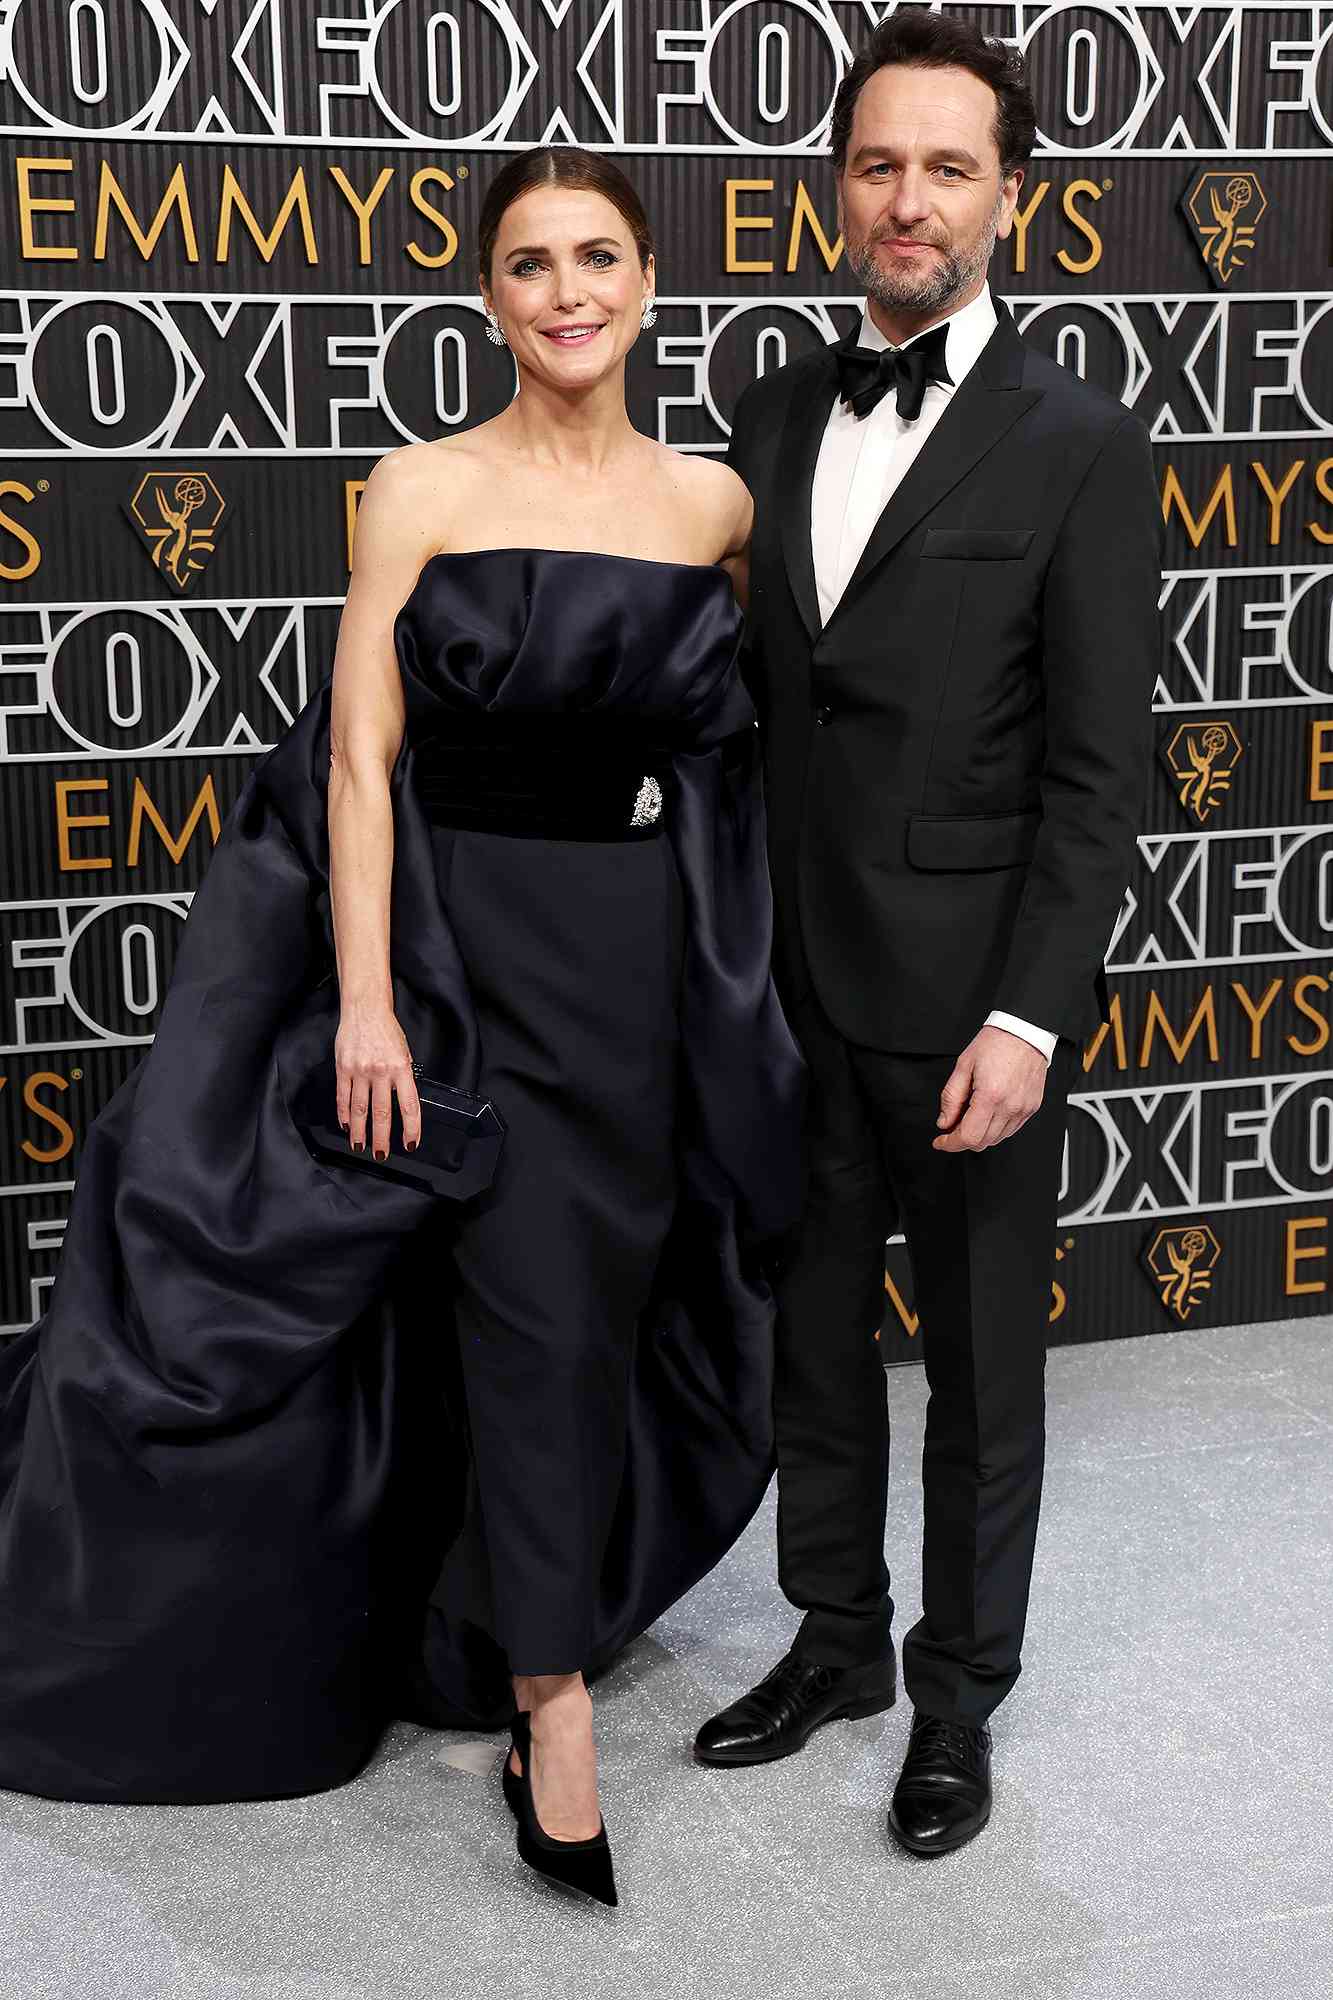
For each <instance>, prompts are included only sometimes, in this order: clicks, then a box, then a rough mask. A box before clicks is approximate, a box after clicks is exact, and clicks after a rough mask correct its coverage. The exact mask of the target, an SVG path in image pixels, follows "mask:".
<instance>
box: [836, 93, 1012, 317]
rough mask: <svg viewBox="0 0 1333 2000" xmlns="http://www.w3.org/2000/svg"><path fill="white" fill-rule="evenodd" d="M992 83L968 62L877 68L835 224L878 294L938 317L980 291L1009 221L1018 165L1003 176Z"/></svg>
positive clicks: (859, 113)
mask: <svg viewBox="0 0 1333 2000" xmlns="http://www.w3.org/2000/svg"><path fill="white" fill-rule="evenodd" d="M995 111H996V101H995V93H994V91H993V90H992V89H991V88H990V86H989V84H985V83H983V82H982V81H981V78H980V77H977V76H973V74H972V72H971V70H966V69H916V68H912V67H910V66H909V65H907V64H904V63H890V64H888V65H886V67H885V68H883V69H880V70H876V72H875V74H874V75H873V76H872V77H871V78H870V80H869V82H868V83H867V84H866V86H865V88H864V89H863V90H862V92H861V95H860V97H859V98H858V99H857V102H856V115H855V119H854V121H853V125H852V133H851V139H850V142H849V144H848V147H847V164H846V166H845V168H844V170H843V173H842V177H841V179H840V180H839V183H838V221H839V223H840V225H841V228H842V233H843V237H844V241H845V245H846V252H847V262H848V264H849V265H850V267H851V269H852V270H853V272H854V273H855V274H856V277H857V278H858V279H859V280H860V282H861V284H862V285H863V286H864V287H865V290H866V291H867V293H868V294H869V295H870V297H871V298H872V299H876V300H878V301H879V303H880V304H881V305H883V306H887V307H889V308H891V309H892V310H894V311H898V312H913V313H917V312H920V313H939V312H941V311H945V310H947V309H948V308H949V307H950V306H952V305H953V304H954V303H955V302H956V301H957V300H959V299H962V298H964V297H966V296H969V295H971V294H973V293H975V292H976V291H978V290H979V289H980V280H981V278H982V277H983V276H984V275H985V271H986V267H987V265H988V264H989V263H990V259H991V253H992V251H993V250H994V248H995V243H996V239H997V237H1002V236H1007V235H1008V234H1009V231H1010V229H1011V228H1012V226H1013V213H1014V204H1015V203H1016V202H1017V200H1018V190H1019V188H1020V186H1021V185H1022V180H1023V175H1022V171H1021V170H1017V171H1015V172H1014V173H1012V174H1010V175H1009V176H1008V177H1007V178H1004V177H1002V176H1001V173H1000V156H999V153H998V151H997V149H996V145H995V137H994V129H993V128H994V124H995Z"/></svg>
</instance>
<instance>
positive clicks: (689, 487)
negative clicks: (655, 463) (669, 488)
mask: <svg viewBox="0 0 1333 2000" xmlns="http://www.w3.org/2000/svg"><path fill="white" fill-rule="evenodd" d="M658 449H659V450H660V451H661V452H662V453H663V454H664V457H665V458H666V459H667V460H669V461H670V467H669V470H670V475H671V477H672V478H673V480H674V481H675V482H676V483H677V486H678V489H679V491H680V493H681V494H682V496H683V497H684V499H685V500H686V503H687V504H688V505H689V506H691V507H693V508H696V509H698V510H699V512H700V513H701V514H702V515H703V516H704V517H705V518H706V519H707V520H708V523H709V526H710V529H711V530H712V534H713V538H714V539H715V541H716V543H717V546H718V549H719V552H720V555H721V556H727V555H733V554H734V553H735V552H736V551H737V550H738V549H741V548H743V547H744V546H745V544H746V542H748V540H749V539H750V527H751V523H752V521H753V518H754V502H753V501H752V500H751V498H750V489H749V487H748V486H747V485H746V484H745V481H744V480H743V479H742V478H741V477H740V474H739V473H736V472H733V471H732V469H731V467H730V466H729V465H726V464H724V462H723V461H722V460H721V459H720V458H717V457H714V456H713V455H712V454H711V453H708V452H695V451H677V450H676V449H675V447H674V446H671V445H660V446H659V447H658Z"/></svg>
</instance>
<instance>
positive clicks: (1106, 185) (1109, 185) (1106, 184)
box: [1102, 181, 1115, 194]
mask: <svg viewBox="0 0 1333 2000" xmlns="http://www.w3.org/2000/svg"><path fill="white" fill-rule="evenodd" d="M1102 186H1103V187H1104V188H1105V189H1106V192H1107V193H1108V194H1109V193H1110V192H1111V189H1112V188H1113V187H1114V186H1115V182H1114V181H1103V182H1102Z"/></svg>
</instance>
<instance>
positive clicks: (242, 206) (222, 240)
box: [215, 164, 319, 264]
mask: <svg viewBox="0 0 1333 2000" xmlns="http://www.w3.org/2000/svg"><path fill="white" fill-rule="evenodd" d="M293 210H295V211H296V212H297V213H298V214H299V215H300V218H301V237H302V240H303V242H304V244H305V260H306V263H307V264H318V262H319V250H318V248H317V247H316V244H315V224H314V218H313V217H312V215H311V213H310V195H309V192H308V191H307V188H306V184H305V168H304V167H298V168H297V169H296V172H295V174H294V175H293V176H292V181H291V185H290V187H289V188H288V189H287V193H286V196H285V197H284V199H283V204H282V207H281V208H280V209H279V210H278V217H277V220H276V222H275V223H274V224H273V227H272V229H271V230H270V231H269V233H268V235H267V236H266V235H265V234H264V232H263V230H262V229H261V228H260V226H259V223H258V221H257V220H256V218H255V212H254V210H253V209H252V208H251V206H250V204H249V202H248V201H247V200H246V198H245V195H244V192H243V191H242V188H241V184H240V182H239V181H238V180H237V178H236V176H235V174H234V173H233V172H232V170H231V167H230V164H227V165H224V167H223V169H222V202H221V206H220V208H219V210H218V247H217V252H216V258H215V261H216V262H217V263H219V264H225V263H226V261H227V257H228V254H229V252H230V250H231V222H232V216H233V214H235V215H239V216H240V218H241V221H242V222H243V223H244V224H245V227H246V228H247V229H248V230H249V232H250V235H251V237H252V238H253V239H254V241H255V243H256V244H257V245H258V248H259V251H260V254H261V256H262V257H263V259H264V262H265V263H266V264H267V263H269V262H271V260H272V257H273V253H274V251H275V250H276V249H277V247H278V244H279V242H280V241H281V239H282V235H283V232H284V231H285V229H286V227H287V224H288V221H289V220H290V218H291V215H292V212H293Z"/></svg>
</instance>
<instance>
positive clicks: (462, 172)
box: [458, 167, 469, 181]
mask: <svg viewBox="0 0 1333 2000" xmlns="http://www.w3.org/2000/svg"><path fill="white" fill-rule="evenodd" d="M468 172H469V169H468V168H467V167H460V168H459V169H458V178H459V180H460V181H465V180H466V179H467V177H468Z"/></svg>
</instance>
